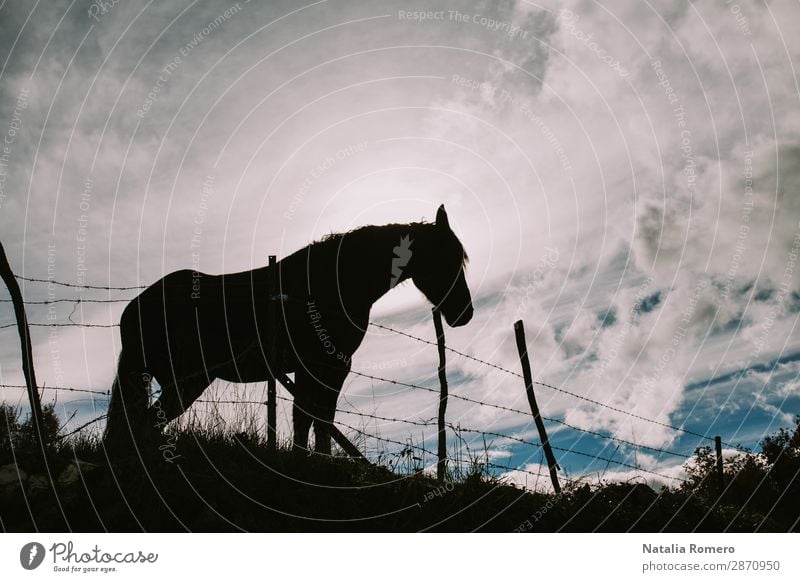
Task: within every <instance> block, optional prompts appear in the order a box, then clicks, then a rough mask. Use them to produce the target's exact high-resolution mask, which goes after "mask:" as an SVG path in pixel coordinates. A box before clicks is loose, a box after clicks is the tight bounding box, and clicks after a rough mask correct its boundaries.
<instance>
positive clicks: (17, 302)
mask: <svg viewBox="0 0 800 582" xmlns="http://www.w3.org/2000/svg"><path fill="white" fill-rule="evenodd" d="M0 275H2V277H3V281H5V284H6V287H8V292H9V293H10V294H11V302H12V303H13V305H14V315H15V316H16V318H17V331H18V332H19V341H20V345H21V347H22V374H23V375H24V376H25V384H26V385H27V386H28V400H29V401H30V403H31V419H32V421H33V425H34V430H35V432H36V438H37V439H38V441H39V444H40V445H41V446H42V447H44V446H45V445H46V444H47V443H45V437H44V417H43V416H42V403H41V400H40V399H39V389H38V387H37V386H36V374H35V373H34V370H33V350H32V349H31V334H30V329H29V328H28V318H27V317H26V316H25V304H24V303H23V301H22V293H21V292H20V290H19V283H17V279H16V278H15V277H14V271H12V270H11V265H10V264H9V262H8V258H7V257H6V252H5V250H4V249H3V244H2V243H0Z"/></svg>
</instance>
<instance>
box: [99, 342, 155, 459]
mask: <svg viewBox="0 0 800 582" xmlns="http://www.w3.org/2000/svg"><path fill="white" fill-rule="evenodd" d="M151 379H152V377H151V376H150V374H149V373H148V372H147V370H146V369H145V367H144V364H143V362H141V360H140V359H139V358H136V357H134V355H133V354H132V353H131V352H130V351H128V350H124V349H123V351H122V353H121V354H120V358H119V365H118V367H117V376H116V378H115V379H114V385H113V387H112V389H111V401H110V402H109V405H108V417H107V419H106V429H105V434H104V436H103V443H104V446H105V447H106V449H107V450H109V449H110V451H111V452H112V454H114V455H117V454H119V453H123V452H124V453H130V452H131V451H133V450H138V449H139V448H140V447H141V446H142V445H143V444H144V442H145V441H146V440H147V438H148V437H149V436H150V435H149V433H151V432H152V429H153V426H154V423H153V422H152V420H151V418H150V416H151V415H150V411H149V404H150V392H149V387H150V381H151Z"/></svg>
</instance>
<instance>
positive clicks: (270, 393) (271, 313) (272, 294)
mask: <svg viewBox="0 0 800 582" xmlns="http://www.w3.org/2000/svg"><path fill="white" fill-rule="evenodd" d="M276 265H277V262H276V257H275V255H270V256H269V267H268V269H267V295H268V299H269V305H268V307H267V329H268V330H269V332H268V334H267V335H268V338H269V353H268V355H267V357H268V359H269V361H268V362H267V365H268V367H269V377H268V378H267V448H268V449H269V450H272V451H274V450H276V449H277V448H278V427H277V424H278V387H277V384H276V380H275V365H276V364H277V362H276V360H277V357H276V356H277V353H278V351H277V341H278V330H277V325H278V318H277V317H276V311H277V306H278V285H277V279H278V274H277V268H276Z"/></svg>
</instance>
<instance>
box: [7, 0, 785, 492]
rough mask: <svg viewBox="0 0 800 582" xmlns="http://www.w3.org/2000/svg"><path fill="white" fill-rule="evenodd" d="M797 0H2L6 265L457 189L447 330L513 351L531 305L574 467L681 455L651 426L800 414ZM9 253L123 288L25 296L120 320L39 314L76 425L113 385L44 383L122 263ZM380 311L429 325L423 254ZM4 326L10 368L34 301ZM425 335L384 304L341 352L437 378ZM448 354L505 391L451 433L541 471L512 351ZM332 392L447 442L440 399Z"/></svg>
mask: <svg viewBox="0 0 800 582" xmlns="http://www.w3.org/2000/svg"><path fill="white" fill-rule="evenodd" d="M798 16H800V14H798V7H797V4H796V3H794V2H791V1H789V0H783V1H781V0H776V1H772V2H752V3H749V2H748V3H740V4H737V3H735V2H732V1H729V0H714V1H711V0H701V1H695V2H686V1H684V0H675V1H655V2H654V1H646V2H634V1H622V0H616V1H611V2H603V3H598V2H593V1H569V0H567V1H564V2H559V1H550V0H547V1H543V2H527V1H504V2H453V3H437V2H432V1H431V0H424V1H419V2H404V3H402V4H399V3H391V2H381V1H376V2H363V1H347V0H343V1H334V0H330V1H319V2H310V3H295V2H265V3H259V2H247V1H244V0H240V1H239V2H233V3H230V2H228V3H225V2H222V3H220V2H201V1H199V0H198V1H193V2H188V1H172V0H171V1H169V2H147V3H145V2H135V1H132V0H130V1H129V0H119V1H117V2H106V3H101V2H88V1H84V0H74V1H72V2H67V1H64V2H55V1H54V2H49V3H46V4H45V3H41V2H39V1H37V2H34V3H31V2H22V1H20V0H17V1H13V0H12V1H5V2H2V3H0V134H2V136H3V139H4V142H3V144H2V146H0V147H2V149H0V188H2V189H0V233H2V236H1V237H0V241H2V243H3V245H4V247H5V250H6V253H7V255H8V257H9V260H10V262H11V264H12V265H13V267H14V269H15V272H16V273H17V274H22V275H24V276H27V277H32V278H43V279H54V280H58V281H62V282H69V283H73V284H78V285H98V286H112V287H129V286H140V285H149V284H151V283H152V282H154V281H156V280H157V279H158V278H160V277H161V276H163V275H164V274H166V273H168V272H171V271H174V270H177V269H181V268H196V269H200V270H202V271H205V272H209V273H222V272H233V271H239V270H243V269H250V268H255V267H259V266H262V265H263V264H265V263H266V260H267V257H268V255H270V254H276V255H278V256H279V257H282V256H286V255H288V254H290V253H291V252H293V251H295V250H297V249H298V248H301V247H303V246H305V245H306V244H308V243H310V242H311V241H314V240H316V239H318V238H319V237H321V236H323V235H325V234H328V233H330V232H340V231H344V230H348V229H351V228H353V227H356V226H360V225H364V224H383V223H388V222H410V221H417V220H420V219H427V220H432V219H433V218H434V216H435V212H436V208H437V207H438V206H439V204H445V207H446V208H447V211H448V215H449V217H450V223H451V225H452V227H453V229H454V231H455V232H456V234H457V235H458V236H459V238H460V239H461V241H462V243H463V244H464V247H465V248H466V250H467V251H468V253H469V255H470V263H469V266H468V271H467V280H468V284H469V286H470V289H471V292H472V295H473V300H474V304H475V307H476V311H475V316H474V318H473V320H472V321H471V322H470V323H469V324H468V325H467V326H464V327H461V328H457V329H447V330H446V337H447V343H448V346H450V347H452V348H454V349H456V350H458V351H460V352H462V353H465V354H468V355H471V356H473V357H476V358H479V359H481V360H484V361H487V362H491V363H494V364H496V365H498V366H499V367H501V368H505V369H506V370H508V371H512V372H516V373H519V361H518V355H517V350H516V345H515V342H514V333H513V323H514V321H516V320H518V319H522V320H524V322H525V329H526V333H527V340H528V346H529V349H530V353H531V356H532V363H533V369H534V376H535V378H536V380H537V381H539V382H542V383H545V384H549V385H551V386H555V387H557V388H558V387H560V388H562V390H566V391H567V392H569V393H567V392H563V391H558V390H553V389H551V388H548V387H545V386H541V385H537V387H536V397H537V399H538V403H539V406H540V408H541V410H542V414H543V415H544V416H546V417H548V418H550V419H553V420H552V421H548V422H547V426H548V431H549V434H550V437H551V441H552V443H553V444H554V445H555V446H557V447H559V449H558V450H557V457H558V459H559V463H560V465H561V467H562V475H565V476H570V477H583V478H586V479H597V478H605V479H624V480H627V479H631V478H639V479H645V480H647V481H648V482H652V483H675V481H674V479H673V478H675V477H680V476H681V475H682V474H683V471H684V469H683V467H682V463H683V462H685V460H686V459H685V458H684V457H681V456H676V455H671V454H665V453H660V452H657V451H656V450H653V449H663V450H668V451H671V452H677V453H679V454H682V455H691V454H692V452H693V451H694V449H695V448H696V447H697V446H701V445H707V444H709V443H710V442H709V440H708V439H706V438H703V437H713V436H715V435H720V436H721V437H722V439H723V441H724V442H725V443H726V451H727V453H728V454H730V452H731V450H730V449H731V446H732V445H739V444H740V445H743V446H746V447H756V446H757V444H758V442H759V441H760V440H761V439H762V438H763V437H764V436H765V435H767V434H770V433H772V432H774V431H775V430H776V429H777V428H780V427H786V426H790V425H792V423H793V417H794V415H795V414H797V413H798V405H800V379H799V378H798V373H800V340H798V339H797V337H798V336H797V334H796V333H795V326H796V324H797V316H798V312H800V267H799V266H798V264H797V260H798V254H799V253H800V192H798V189H799V188H800V164H799V162H800V108H798V99H799V98H800V83H798V79H797V73H796V70H795V63H796V62H797V61H798V55H799V53H800V39H798V37H797V35H796V34H793V31H792V30H791V24H792V23H793V22H796V21H797V18H798ZM22 283H23V284H22V289H23V294H24V296H25V298H26V300H29V301H47V300H53V299H63V298H77V297H82V298H84V299H104V300H107V299H114V300H120V301H119V302H114V303H79V304H75V303H70V302H63V303H57V304H52V305H29V306H28V319H29V320H30V321H31V322H33V323H71V322H78V323H86V324H94V325H101V326H112V327H72V326H70V327H35V328H33V332H32V334H33V344H34V346H33V347H34V359H35V366H36V372H37V376H38V380H39V383H40V385H41V386H44V387H45V390H44V394H43V399H44V401H45V402H49V401H53V400H54V399H56V401H57V410H58V411H59V413H60V414H61V415H63V416H64V418H65V419H66V418H70V423H69V424H68V426H69V427H74V426H78V425H79V424H81V423H82V422H86V421H88V420H91V419H92V418H95V417H96V416H98V415H100V414H102V413H103V411H104V407H105V400H104V399H103V398H102V397H92V396H91V395H87V394H85V393H72V392H65V391H59V392H56V391H53V390H48V389H47V387H55V386H71V387H82V388H87V389H93V390H107V389H108V388H109V387H110V385H111V382H112V379H113V375H114V370H115V364H116V357H117V355H118V353H119V335H118V330H117V328H115V327H113V325H114V324H116V323H117V322H118V320H119V315H120V313H121V310H122V309H123V308H124V305H125V303H124V302H123V301H121V300H124V299H130V298H132V297H133V296H134V295H135V293H136V292H135V291H111V292H109V291H102V290H91V289H80V288H67V287H59V286H54V285H48V284H42V283H33V282H24V281H23V282H22ZM0 299H4V300H5V299H8V294H7V292H6V291H5V290H2V291H0ZM372 319H373V321H374V322H377V323H380V324H383V325H387V326H390V327H393V328H396V329H400V330H403V331H405V332H407V333H409V334H412V335H415V336H418V337H421V338H424V339H427V340H432V339H434V330H433V324H432V322H431V320H430V311H429V305H427V304H426V302H425V300H424V298H423V297H422V295H421V294H420V293H419V292H418V291H417V290H416V289H414V288H413V286H411V285H409V284H406V285H403V286H401V287H399V288H397V289H394V290H392V292H391V293H389V294H387V295H386V296H385V297H384V298H383V299H381V300H380V301H379V302H378V303H377V304H376V305H375V308H374V310H373V313H372ZM13 322H14V319H13V312H12V309H11V306H10V304H9V303H8V302H7V301H5V302H2V303H0V326H3V325H6V324H12V323H13ZM0 338H2V339H1V340H0V384H4V385H19V384H22V383H23V379H22V375H21V370H20V365H19V362H20V355H19V344H18V340H17V336H16V330H15V329H14V328H13V327H6V328H2V327H0ZM436 365H437V355H436V350H435V349H433V348H432V346H430V345H428V344H424V343H421V342H418V341H415V340H413V339H410V338H407V337H403V336H399V335H397V334H394V333H391V332H387V331H385V330H382V329H380V328H377V327H375V328H371V329H370V331H369V333H368V335H367V338H366V340H365V342H364V344H362V347H361V348H360V349H359V351H358V352H357V353H356V355H355V358H354V365H353V369H354V370H355V371H358V372H361V373H363V374H369V375H372V376H379V377H382V378H388V379H394V380H398V381H402V382H407V383H411V384H417V385H423V386H426V387H431V388H436V387H437V386H438V380H437V377H436ZM448 377H449V381H450V385H451V394H454V395H459V396H462V397H466V398H469V399H472V400H479V401H482V402H489V403H491V404H494V405H495V407H487V406H478V405H476V404H474V403H471V402H469V401H465V400H458V399H451V402H450V405H449V408H448V419H449V421H450V422H452V423H453V424H454V425H457V426H460V427H461V428H462V429H463V430H462V431H461V433H460V435H452V438H451V446H452V447H453V449H454V451H455V452H457V453H458V454H460V455H461V456H462V458H469V457H470V456H477V457H481V456H482V455H486V456H488V458H489V460H490V461H491V462H492V463H494V464H496V465H499V466H507V467H510V468H512V469H517V468H518V469H522V471H518V470H504V469H498V468H496V467H495V470H496V471H499V472H500V473H502V474H504V475H505V476H506V478H508V479H509V480H513V481H514V482H517V483H520V484H522V485H527V486H530V487H540V488H546V487H547V486H548V484H547V480H546V479H544V480H543V481H542V480H541V479H539V478H537V477H535V476H534V475H532V473H538V472H541V466H540V465H541V463H542V462H543V460H542V453H541V450H540V448H539V447H537V446H534V445H535V443H536V442H538V435H537V432H536V428H535V426H534V425H533V423H532V422H531V418H530V416H529V415H524V414H519V413H515V412H509V411H508V410H503V409H502V407H505V408H512V409H516V410H521V411H527V410H528V409H527V400H526V396H525V391H524V385H523V383H522V380H521V379H520V378H519V377H517V376H515V375H513V374H509V373H508V372H507V371H503V370H500V369H497V368H492V367H489V366H486V365H485V364H482V363H480V362H477V361H475V360H472V359H469V358H464V357H463V356H459V355H457V354H454V353H452V352H451V353H450V354H449V355H448ZM263 393H264V386H263V385H247V386H224V385H215V386H212V388H210V389H209V395H216V397H218V398H230V399H242V400H252V399H259V398H261V399H263ZM576 395H577V396H576ZM0 396H2V398H3V400H5V401H8V402H12V403H15V404H19V405H20V406H23V407H24V405H25V392H24V391H23V390H20V389H17V388H2V393H0ZM581 397H582V398H581ZM592 401H594V402H592ZM597 402H599V403H602V404H604V405H606V406H599V405H598V404H596V403H597ZM436 404H437V397H436V395H435V394H432V393H430V392H425V391H420V390H414V389H408V388H405V389H404V388H402V387H401V386H397V385H393V384H389V383H386V382H383V381H379V380H374V379H370V378H365V377H363V376H357V375H351V376H350V378H349V379H348V380H347V382H346V384H345V388H344V390H343V392H342V395H341V397H340V402H339V405H340V408H342V409H343V410H350V411H356V412H360V413H362V414H370V415H375V416H381V417H385V418H390V419H391V418H394V419H401V420H410V421H414V422H417V423H419V422H427V421H430V420H433V419H435V417H436ZM497 407H501V408H497ZM256 408H258V407H256ZM231 409H236V407H231ZM196 411H197V413H198V414H201V415H202V414H207V411H205V410H203V408H202V405H197V408H196ZM288 412H289V411H288V409H287V408H286V406H285V405H282V408H281V411H280V413H281V419H282V421H281V422H282V431H283V432H284V433H285V434H288V430H289V428H288V427H289V424H288V422H287V418H288V416H287V415H288ZM73 413H74V416H73ZM256 413H257V414H262V412H259V411H258V410H256ZM223 415H224V416H225V417H226V418H227V419H228V420H229V422H235V420H234V419H235V417H236V413H235V412H233V411H231V410H225V411H223ZM337 421H338V422H340V423H347V424H348V425H350V426H352V427H355V428H357V429H360V430H363V431H364V432H367V433H369V434H371V435H378V436H381V437H383V438H386V439H390V440H391V441H397V442H400V443H411V444H414V445H416V446H424V447H425V448H428V449H430V450H435V441H434V439H435V426H434V425H431V426H424V427H423V426H420V425H419V424H408V423H403V422H393V421H388V420H378V419H374V418H373V419H369V418H366V417H362V416H357V415H352V414H348V413H345V412H340V413H337ZM559 421H560V422H559ZM563 423H567V424H563ZM567 425H569V426H567ZM676 426H677V427H684V428H685V429H687V430H688V431H690V432H689V433H686V432H681V431H677V430H675V429H674V428H672V427H676ZM343 428H344V426H343ZM471 430H472V431H483V432H484V433H487V432H488V433H496V434H498V435H500V434H503V435H511V436H512V437H514V438H513V439H508V438H503V437H494V436H491V435H489V436H486V435H481V434H478V433H476V432H470V431H471ZM585 431H591V433H599V434H591V433H590V432H585ZM345 432H348V433H349V434H351V435H357V434H358V433H357V432H355V431H353V430H351V429H346V430H345ZM599 435H603V436H599ZM605 437H613V439H617V440H613V439H609V438H605ZM514 439H517V440H514ZM520 440H521V441H526V442H520ZM622 441H627V443H625V442H622ZM530 443H534V445H532V444H530ZM630 443H635V444H638V445H643V446H645V447H651V448H642V447H636V446H632V445H631V444H630ZM363 445H364V446H365V447H367V449H368V450H369V451H371V452H372V453H373V454H375V455H377V454H380V453H383V454H388V455H390V456H391V454H393V453H394V454H396V453H398V451H399V450H400V449H401V448H402V447H401V446H400V445H397V444H393V443H391V442H385V441H383V442H382V441H376V440H375V439H372V438H366V439H365V440H363ZM462 445H463V446H462ZM597 457H601V459H598V458H597ZM607 459H610V460H607ZM432 461H433V459H432V458H430V457H428V456H423V460H422V463H423V464H425V465H429V464H430V463H431V462H432ZM525 471H529V472H525ZM655 473H658V475H656V474H655Z"/></svg>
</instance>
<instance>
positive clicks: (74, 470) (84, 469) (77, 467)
mask: <svg viewBox="0 0 800 582" xmlns="http://www.w3.org/2000/svg"><path fill="white" fill-rule="evenodd" d="M97 466H98V465H95V464H94V463H89V462H87V461H81V460H75V461H73V462H72V463H70V464H69V465H67V468H66V469H64V470H63V471H61V474H60V475H59V476H58V484H59V485H72V484H73V483H77V482H78V481H80V480H81V478H82V476H83V475H84V474H85V473H88V472H89V471H92V470H93V469H96V468H97Z"/></svg>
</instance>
